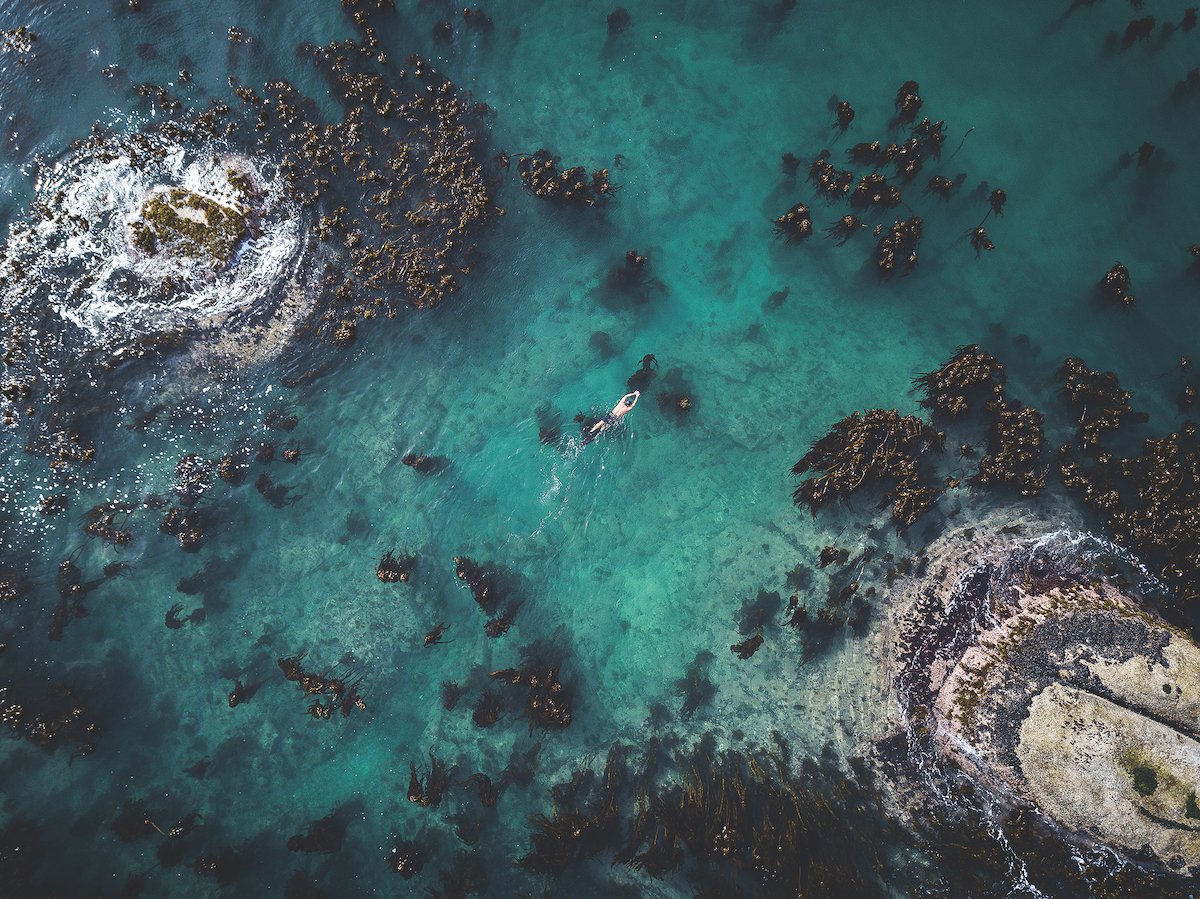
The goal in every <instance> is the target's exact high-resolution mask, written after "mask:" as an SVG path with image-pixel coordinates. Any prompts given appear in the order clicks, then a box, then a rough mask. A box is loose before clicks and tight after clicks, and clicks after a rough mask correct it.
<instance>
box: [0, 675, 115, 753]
mask: <svg viewBox="0 0 1200 899" xmlns="http://www.w3.org/2000/svg"><path fill="white" fill-rule="evenodd" d="M12 689H13V687H12V685H11V684H3V685H0V722H2V723H3V724H5V725H7V727H8V728H9V730H10V731H11V732H12V733H13V735H14V736H18V737H23V738H24V739H25V740H27V741H29V742H30V743H32V744H33V745H34V746H37V747H39V748H41V749H44V750H46V752H53V751H54V750H56V749H57V748H58V747H59V746H61V745H63V744H65V743H74V744H75V745H76V748H75V750H74V751H73V753H72V757H74V756H81V755H90V754H91V753H93V752H95V750H96V741H97V740H98V739H99V738H100V726H99V725H98V724H97V723H96V721H95V720H94V719H93V718H92V716H91V715H90V714H89V713H88V709H87V707H86V706H85V705H84V702H83V698H82V697H81V696H80V694H79V693H78V691H76V690H73V689H71V688H70V687H67V686H62V685H53V686H51V687H49V688H46V689H45V690H44V692H43V693H42V694H40V695H27V696H25V697H23V698H20V699H17V698H14V697H13V696H11V695H10V691H11V690H12Z"/></svg>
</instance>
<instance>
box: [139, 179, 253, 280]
mask: <svg viewBox="0 0 1200 899" xmlns="http://www.w3.org/2000/svg"><path fill="white" fill-rule="evenodd" d="M235 174H236V173H235ZM244 184H245V182H244V180H241V178H239V181H238V182H237V183H236V184H235V183H234V180H233V177H231V178H230V185H231V187H236V188H238V189H239V194H240V198H245V197H247V196H248V194H247V193H246V192H245V191H244V189H243V185H244ZM253 218H254V212H253V208H252V207H248V206H243V205H242V204H241V203H240V202H233V203H227V202H220V201H218V200H216V199H214V198H213V197H211V196H208V195H207V194H202V193H198V192H197V191H193V190H187V189H186V188H182V187H156V188H155V189H154V190H152V191H151V192H150V194H149V195H148V196H147V197H146V199H145V201H144V202H143V203H142V205H141V208H140V209H139V210H138V218H136V219H134V220H133V221H132V222H130V223H129V231H130V240H131V242H132V243H133V245H134V246H135V247H137V249H139V250H141V251H142V252H143V253H145V254H147V255H149V256H154V255H157V254H158V253H159V252H171V253H177V254H179V255H182V256H189V257H192V258H196V259H203V260H205V261H206V262H210V263H211V264H212V266H213V268H214V269H216V270H218V271H219V270H221V269H224V268H225V267H226V266H228V265H229V263H230V262H232V261H233V258H234V256H235V255H236V254H237V251H238V248H239V247H240V246H241V245H242V243H243V242H244V241H245V240H246V239H247V238H248V237H250V236H251V235H252V234H253V230H254V225H253Z"/></svg>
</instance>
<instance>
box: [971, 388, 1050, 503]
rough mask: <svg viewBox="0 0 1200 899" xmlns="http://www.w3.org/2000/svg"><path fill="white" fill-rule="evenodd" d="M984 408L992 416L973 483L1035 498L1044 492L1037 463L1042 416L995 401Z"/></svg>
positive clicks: (1042, 469) (1043, 477)
mask: <svg viewBox="0 0 1200 899" xmlns="http://www.w3.org/2000/svg"><path fill="white" fill-rule="evenodd" d="M988 406H989V411H990V412H991V413H992V423H991V429H990V431H989V433H988V452H987V455H985V456H984V457H983V458H982V459H980V460H979V472H978V474H976V476H975V480H976V482H977V483H979V484H983V485H985V486H987V487H1009V488H1012V489H1014V490H1019V491H1020V493H1021V495H1022V496H1037V495H1038V494H1039V493H1041V492H1042V491H1043V490H1045V489H1046V469H1045V465H1043V464H1042V461H1041V456H1042V423H1043V421H1044V420H1045V419H1044V417H1043V415H1042V413H1040V412H1039V411H1038V410H1037V409H1034V408H1033V407H1032V406H1021V405H1020V404H1018V403H1016V402H1005V401H1004V400H1003V399H999V398H997V399H996V400H994V401H993V402H992V403H989V404H988Z"/></svg>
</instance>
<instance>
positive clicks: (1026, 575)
mask: <svg viewBox="0 0 1200 899" xmlns="http://www.w3.org/2000/svg"><path fill="white" fill-rule="evenodd" d="M1017 530H1019V529H1013V528H1009V529H1007V531H1008V532H1007V533H1004V532H1002V531H997V530H992V531H981V530H977V529H969V530H960V531H956V532H951V533H950V534H948V535H947V536H946V537H944V538H943V539H942V540H941V541H939V542H938V543H935V544H933V545H931V546H930V547H929V549H928V552H929V557H930V563H931V564H930V572H931V578H927V579H925V580H924V582H920V581H914V582H913V583H911V584H910V585H908V587H907V588H906V591H907V592H908V599H909V600H910V601H909V602H904V601H903V600H904V591H902V592H901V596H900V597H899V599H900V600H901V602H900V604H899V608H900V609H901V611H900V612H899V613H898V614H899V616H900V619H899V621H898V623H899V625H900V631H901V637H900V640H899V646H898V652H897V656H896V669H895V684H896V688H897V692H898V694H899V697H900V699H901V703H902V705H903V707H904V709H905V714H906V716H907V719H908V725H909V728H910V730H911V732H912V733H913V734H915V735H918V736H919V738H920V739H921V740H923V741H924V743H925V745H926V746H927V747H928V749H929V750H930V751H931V752H935V753H936V754H937V755H938V756H940V757H941V758H943V759H948V760H951V761H953V762H954V763H955V764H956V765H957V766H958V767H959V768H961V769H962V770H963V771H965V772H966V773H968V774H969V775H971V776H972V777H973V779H975V780H976V781H977V782H978V783H981V784H983V785H986V786H988V787H989V788H990V789H991V790H992V791H993V792H994V793H996V794H997V795H1002V796H1005V795H1006V796H1009V797H1011V798H1015V799H1016V800H1018V801H1023V802H1028V803H1031V804H1033V805H1034V806H1036V807H1037V808H1039V809H1040V810H1041V811H1042V812H1044V813H1045V814H1046V815H1047V816H1049V817H1050V818H1051V819H1053V820H1054V821H1056V822H1057V823H1058V824H1060V825H1062V826H1064V827H1066V828H1069V829H1070V830H1071V831H1073V832H1075V833H1076V834H1078V835H1079V836H1081V837H1083V838H1085V839H1087V840H1090V841H1094V842H1097V843H1101V844H1103V845H1105V846H1108V847H1110V848H1113V849H1116V850H1118V851H1120V852H1121V853H1122V854H1124V855H1126V856H1127V857H1136V858H1139V859H1142V860H1147V859H1152V860H1154V861H1156V862H1158V863H1161V864H1162V865H1164V866H1166V867H1168V868H1171V869H1174V870H1177V871H1180V872H1181V873H1182V871H1183V869H1185V868H1187V869H1195V871H1194V872H1193V873H1200V805H1198V804H1197V802H1198V801H1197V790H1200V740H1198V739H1197V738H1198V737H1200V648H1198V647H1197V646H1196V645H1195V644H1194V643H1192V642H1191V640H1190V639H1188V638H1187V637H1186V636H1185V635H1184V634H1182V633H1181V632H1179V631H1177V630H1176V629H1174V628H1172V627H1170V626H1169V625H1167V624H1165V623H1163V622H1162V621H1161V620H1160V619H1158V618H1157V617H1156V616H1155V615H1154V614H1153V613H1152V612H1150V611H1149V610H1148V609H1147V608H1146V607H1145V606H1144V605H1142V603H1141V602H1140V601H1139V598H1138V597H1137V596H1136V594H1135V593H1134V592H1133V591H1132V590H1130V589H1129V588H1128V587H1123V586H1120V578H1119V577H1115V576H1113V575H1114V569H1113V568H1112V561H1113V560H1112V558H1111V557H1107V556H1106V555H1105V554H1104V553H1103V552H1100V551H1099V550H1100V549H1102V548H1101V547H1100V546H1099V544H1098V543H1097V542H1095V541H1092V542H1090V543H1089V542H1088V541H1087V540H1086V539H1085V538H1080V537H1078V536H1072V535H1070V534H1068V533H1066V532H1060V533H1057V534H1053V535H1051V536H1049V537H1042V538H1035V539H1029V538H1022V537H1020V536H1019V535H1018V534H1017V533H1016V531H1017Z"/></svg>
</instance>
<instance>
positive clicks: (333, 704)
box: [279, 653, 367, 720]
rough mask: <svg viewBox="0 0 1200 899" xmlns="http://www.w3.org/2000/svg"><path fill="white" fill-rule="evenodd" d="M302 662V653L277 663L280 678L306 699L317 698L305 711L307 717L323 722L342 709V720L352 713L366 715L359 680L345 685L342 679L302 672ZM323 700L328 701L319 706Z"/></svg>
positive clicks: (365, 706) (345, 682)
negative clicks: (295, 686) (326, 698)
mask: <svg viewBox="0 0 1200 899" xmlns="http://www.w3.org/2000/svg"><path fill="white" fill-rule="evenodd" d="M303 659H304V653H300V654H299V655H296V656H289V657H287V658H282V659H280V660H279V670H280V671H282V672H283V676H284V677H285V678H286V679H287V680H290V681H292V682H293V683H295V684H296V685H297V686H298V687H300V689H301V690H302V691H303V692H304V695H305V696H316V697H317V698H316V699H314V700H313V702H312V704H311V705H310V706H309V707H308V714H309V715H310V716H312V717H313V718H317V719H319V720H325V719H328V718H331V717H332V716H333V713H334V711H336V710H338V709H341V712H342V717H343V718H349V717H350V712H351V711H353V710H354V709H358V710H359V711H366V708H367V703H366V701H365V700H364V699H363V696H362V694H361V693H359V692H358V688H359V687H360V686H361V685H362V679H361V678H359V679H357V680H353V681H349V682H347V681H346V680H345V679H344V678H340V677H329V676H328V675H325V674H317V673H315V672H312V671H305V670H304V669H303V667H302V666H301V662H302V661H303ZM322 696H328V697H329V698H328V700H327V701H325V702H322V701H321V698H320V697H322Z"/></svg>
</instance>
